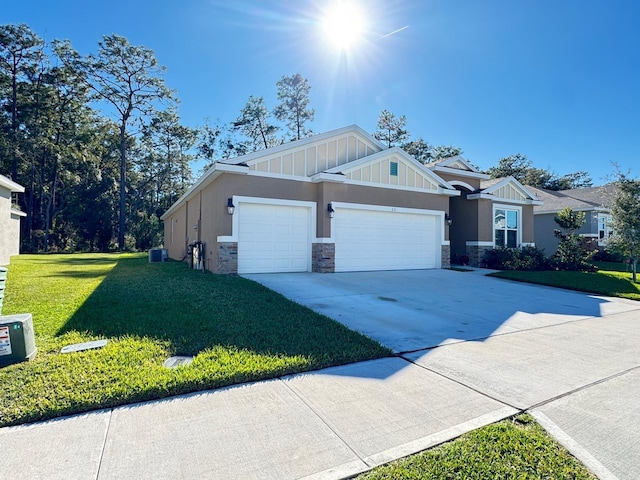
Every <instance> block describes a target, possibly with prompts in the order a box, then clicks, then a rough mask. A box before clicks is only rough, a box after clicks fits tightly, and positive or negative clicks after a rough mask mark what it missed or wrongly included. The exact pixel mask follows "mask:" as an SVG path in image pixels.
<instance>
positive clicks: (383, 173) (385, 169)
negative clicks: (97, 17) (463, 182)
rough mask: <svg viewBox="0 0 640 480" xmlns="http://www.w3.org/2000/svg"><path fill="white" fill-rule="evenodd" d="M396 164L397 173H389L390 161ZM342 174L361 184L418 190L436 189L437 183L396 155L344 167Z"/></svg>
mask: <svg viewBox="0 0 640 480" xmlns="http://www.w3.org/2000/svg"><path fill="white" fill-rule="evenodd" d="M392 162H395V163H396V164H397V175H391V173H390V172H391V163H392ZM342 174H343V175H344V176H345V178H346V179H347V181H352V182H354V183H361V184H370V185H371V184H378V185H385V186H386V185H392V186H398V187H408V188H412V189H418V190H428V191H434V192H437V191H438V185H437V183H435V182H434V181H433V179H432V178H430V177H429V176H428V175H426V174H425V173H424V172H421V171H420V170H419V169H418V168H416V167H415V166H414V165H412V164H411V163H409V162H407V161H406V160H404V159H403V158H401V157H399V156H398V155H389V156H388V157H383V158H380V159H378V160H377V161H375V162H367V163H364V164H362V165H358V166H356V167H351V168H346V169H345V170H343V172H342Z"/></svg>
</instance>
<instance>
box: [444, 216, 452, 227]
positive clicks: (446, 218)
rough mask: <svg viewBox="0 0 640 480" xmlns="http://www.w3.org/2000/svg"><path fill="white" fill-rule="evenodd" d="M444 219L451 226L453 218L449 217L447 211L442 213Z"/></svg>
mask: <svg viewBox="0 0 640 480" xmlns="http://www.w3.org/2000/svg"><path fill="white" fill-rule="evenodd" d="M444 220H445V222H447V225H449V226H451V224H452V223H453V220H452V219H451V217H450V216H449V214H448V213H445V214H444Z"/></svg>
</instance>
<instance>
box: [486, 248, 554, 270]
mask: <svg viewBox="0 0 640 480" xmlns="http://www.w3.org/2000/svg"><path fill="white" fill-rule="evenodd" d="M484 263H485V265H486V267H487V268H492V269H494V270H546V269H547V268H548V266H549V265H548V262H547V259H546V257H545V256H544V252H543V251H542V250H538V249H537V248H536V247H529V246H526V247H522V248H521V249H518V248H508V247H499V248H494V249H492V250H488V251H486V252H485V254H484Z"/></svg>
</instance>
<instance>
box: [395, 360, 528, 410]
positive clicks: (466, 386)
mask: <svg viewBox="0 0 640 480" xmlns="http://www.w3.org/2000/svg"><path fill="white" fill-rule="evenodd" d="M400 358H402V359H403V360H405V361H407V362H409V363H411V364H413V365H415V366H417V367H420V368H422V369H424V370H428V371H429V372H431V373H435V374H436V375H438V376H440V377H442V378H446V379H447V380H449V381H450V382H453V383H456V384H458V385H460V386H461V387H464V388H468V389H469V390H471V391H473V392H475V393H477V394H479V395H482V396H483V397H485V398H488V399H489V400H493V401H494V402H498V403H500V404H501V405H505V406H507V407H510V408H513V409H514V410H517V411H518V412H517V413H516V415H519V414H520V413H524V412H525V411H526V410H523V409H522V408H520V407H516V406H515V405H511V404H509V403H507V402H505V401H504V400H500V399H498V398H496V397H492V396H491V395H489V394H487V393H485V392H483V391H482V390H478V389H477V388H475V387H472V386H471V385H467V384H466V383H464V382H461V381H460V380H457V379H455V378H452V377H448V376H447V375H445V374H443V373H441V372H438V371H437V370H433V369H432V368H429V367H426V366H424V365H420V364H419V363H417V362H414V361H413V360H411V359H410V358H406V357H404V356H401V357H400Z"/></svg>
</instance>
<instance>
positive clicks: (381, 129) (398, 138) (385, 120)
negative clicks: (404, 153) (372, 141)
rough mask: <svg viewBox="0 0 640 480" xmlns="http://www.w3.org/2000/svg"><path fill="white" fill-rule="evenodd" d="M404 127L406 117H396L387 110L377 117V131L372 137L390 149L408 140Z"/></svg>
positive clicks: (407, 133)
mask: <svg viewBox="0 0 640 480" xmlns="http://www.w3.org/2000/svg"><path fill="white" fill-rule="evenodd" d="M406 126H407V117H405V116H404V115H401V116H399V117H396V116H395V115H394V114H393V113H391V112H390V111H389V110H383V111H382V112H380V116H379V117H378V129H377V130H376V131H375V132H374V133H373V136H374V137H375V138H376V139H377V140H380V141H381V142H382V143H384V144H385V145H387V147H389V148H391V147H393V146H395V145H400V144H402V143H404V142H405V141H406V140H407V139H408V138H409V132H408V131H407V129H406Z"/></svg>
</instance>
